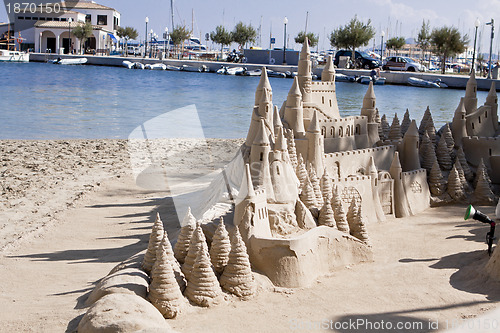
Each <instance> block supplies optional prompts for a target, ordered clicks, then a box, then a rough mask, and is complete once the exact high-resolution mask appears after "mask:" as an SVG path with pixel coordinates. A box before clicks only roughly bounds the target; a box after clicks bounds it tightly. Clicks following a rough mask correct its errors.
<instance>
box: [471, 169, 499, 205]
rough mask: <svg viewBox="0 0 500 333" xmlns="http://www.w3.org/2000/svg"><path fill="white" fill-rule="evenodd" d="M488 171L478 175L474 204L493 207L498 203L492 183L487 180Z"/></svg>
mask: <svg viewBox="0 0 500 333" xmlns="http://www.w3.org/2000/svg"><path fill="white" fill-rule="evenodd" d="M486 177H487V175H486V171H484V172H481V173H479V174H478V180H477V185H476V189H475V190H474V203H476V204H481V205H491V204H494V203H496V199H495V195H494V194H493V192H492V191H491V187H490V182H489V181H488V179H487V178H486Z"/></svg>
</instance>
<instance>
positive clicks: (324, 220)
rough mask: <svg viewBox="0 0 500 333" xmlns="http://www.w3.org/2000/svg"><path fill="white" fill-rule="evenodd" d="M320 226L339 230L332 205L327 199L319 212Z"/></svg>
mask: <svg viewBox="0 0 500 333" xmlns="http://www.w3.org/2000/svg"><path fill="white" fill-rule="evenodd" d="M318 225H324V226H327V227H332V228H337V223H336V222H335V216H334V213H333V209H332V205H331V203H330V201H329V200H327V199H325V201H324V202H323V206H322V207H321V209H320V211H319V217H318Z"/></svg>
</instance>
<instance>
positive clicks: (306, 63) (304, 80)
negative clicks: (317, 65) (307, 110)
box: [297, 37, 312, 103]
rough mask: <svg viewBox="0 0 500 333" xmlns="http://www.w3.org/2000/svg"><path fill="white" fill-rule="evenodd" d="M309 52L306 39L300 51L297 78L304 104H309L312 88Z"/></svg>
mask: <svg viewBox="0 0 500 333" xmlns="http://www.w3.org/2000/svg"><path fill="white" fill-rule="evenodd" d="M311 73H312V68H311V50H310V49H309V39H308V38H307V37H306V38H305V40H304V43H303V44H302V51H300V56H299V64H298V72H297V78H298V80H299V87H300V92H301V93H302V100H303V101H304V103H308V102H311V86H312V74H311Z"/></svg>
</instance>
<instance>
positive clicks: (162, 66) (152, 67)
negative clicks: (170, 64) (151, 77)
mask: <svg viewBox="0 0 500 333" xmlns="http://www.w3.org/2000/svg"><path fill="white" fill-rule="evenodd" d="M144 68H145V69H150V70H157V71H164V70H166V69H167V65H165V64H160V63H158V64H147V65H146V66H145V67H144Z"/></svg>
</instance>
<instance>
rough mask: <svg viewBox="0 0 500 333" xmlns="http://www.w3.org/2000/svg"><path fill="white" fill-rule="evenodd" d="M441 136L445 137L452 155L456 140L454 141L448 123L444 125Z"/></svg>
mask: <svg viewBox="0 0 500 333" xmlns="http://www.w3.org/2000/svg"><path fill="white" fill-rule="evenodd" d="M441 136H442V137H444V140H445V141H446V146H447V147H448V151H449V152H450V154H452V153H453V151H454V148H455V140H454V139H453V134H452V133H451V129H450V124H448V123H447V124H445V125H444V129H443V133H442V134H441Z"/></svg>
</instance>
